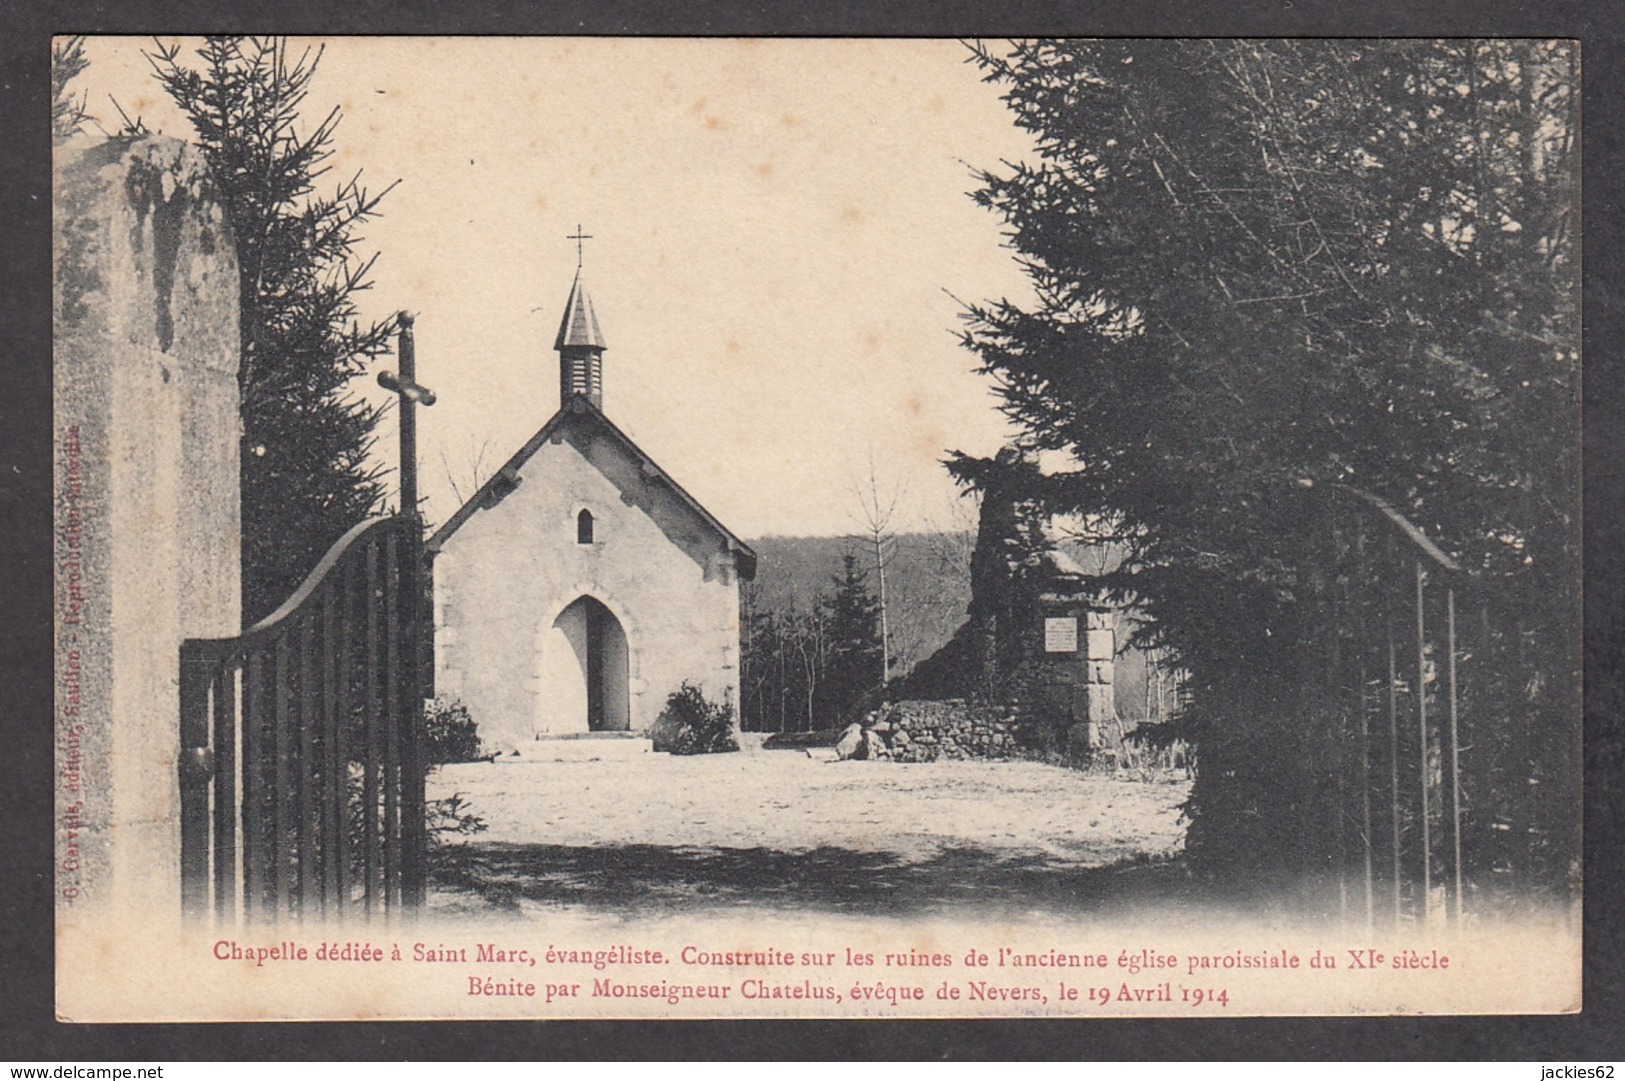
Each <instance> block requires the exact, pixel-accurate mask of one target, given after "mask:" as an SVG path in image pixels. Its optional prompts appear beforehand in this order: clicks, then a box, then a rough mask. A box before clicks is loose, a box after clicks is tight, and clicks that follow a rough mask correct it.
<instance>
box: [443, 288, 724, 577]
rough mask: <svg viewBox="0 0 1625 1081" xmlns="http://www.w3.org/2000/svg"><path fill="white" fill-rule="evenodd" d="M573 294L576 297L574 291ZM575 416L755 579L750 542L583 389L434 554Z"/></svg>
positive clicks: (452, 525) (496, 477)
mask: <svg viewBox="0 0 1625 1081" xmlns="http://www.w3.org/2000/svg"><path fill="white" fill-rule="evenodd" d="M571 295H572V298H573V297H574V292H573V291H572V294H571ZM572 421H574V422H576V423H578V424H584V425H587V426H590V427H591V428H593V429H594V430H596V431H598V432H601V433H603V434H604V435H606V436H608V437H609V439H610V440H611V441H612V442H613V443H615V444H616V445H617V446H619V447H620V448H621V450H622V451H623V452H625V453H626V454H628V455H629V456H631V457H632V458H633V459H634V460H635V461H636V462H637V464H638V467H639V472H640V474H641V475H642V476H643V477H645V478H647V480H648V481H649V482H650V483H657V484H660V485H663V486H664V487H665V488H666V489H667V490H668V491H670V492H671V494H672V495H674V496H675V497H676V498H677V500H678V502H679V503H681V504H682V505H683V506H684V507H686V508H687V509H688V510H689V511H690V512H691V513H692V514H693V515H695V516H696V517H697V518H699V520H700V521H701V522H703V523H704V524H705V525H706V526H707V527H708V528H709V529H710V530H711V531H712V532H713V533H715V534H716V535H717V537H718V538H719V539H720V540H721V541H722V542H723V544H724V546H725V547H726V548H727V549H728V551H730V552H732V553H733V555H734V560H735V566H736V567H737V568H738V571H739V575H740V577H741V578H745V579H751V578H754V577H755V576H756V553H755V551H753V550H752V549H751V547H750V545H748V544H746V543H745V542H744V541H742V540H740V539H739V538H738V537H736V536H734V535H733V533H732V532H731V531H730V530H729V529H728V527H727V526H725V525H723V524H722V523H721V522H719V521H718V520H717V519H716V518H715V517H714V516H713V515H712V514H711V512H710V511H708V510H706V509H705V507H703V506H702V505H701V504H700V501H699V500H697V499H695V498H694V497H693V496H691V495H689V494H688V492H687V491H686V490H684V488H683V487H682V485H680V484H678V483H677V482H676V481H675V480H673V479H672V478H671V475H670V474H668V473H667V472H666V471H665V470H664V469H661V468H660V467H659V466H658V465H656V464H655V462H654V459H653V458H650V457H649V456H648V455H647V454H645V453H644V452H643V449H642V448H641V447H639V446H638V445H637V444H636V443H634V442H633V441H632V437H631V436H629V435H627V434H626V433H625V432H623V431H621V429H620V428H619V427H617V426H616V425H615V423H614V422H613V421H611V420H610V419H609V418H608V417H606V416H604V414H603V411H602V410H600V409H599V408H598V407H597V406H595V405H593V404H592V402H591V401H590V400H589V399H588V398H586V397H585V396H584V395H580V394H578V395H575V396H574V397H572V398H571V399H570V400H569V401H567V402H565V403H564V405H562V406H561V407H560V408H559V411H558V412H557V413H554V414H553V416H552V418H551V419H549V420H548V422H547V423H546V424H544V425H542V427H541V429H540V430H539V431H537V433H536V434H535V435H533V436H531V437H530V439H528V440H526V442H525V445H524V446H522V447H520V448H519V450H518V451H516V452H515V453H514V455H513V457H511V458H509V459H508V460H507V461H506V462H505V463H503V466H502V468H501V469H499V470H497V471H496V472H495V473H494V474H492V475H491V478H490V479H489V480H487V481H486V482H485V483H484V484H482V485H480V488H479V490H478V491H477V492H475V493H474V494H473V495H472V496H471V497H469V500H468V502H466V503H464V504H463V505H462V506H461V507H460V508H458V510H457V513H456V514H453V515H452V516H451V518H450V519H448V520H447V522H446V524H445V525H443V526H441V527H440V528H439V529H438V530H436V531H435V533H434V535H433V536H431V537H430V538H429V541H428V545H427V547H428V549H429V551H430V553H435V552H439V551H440V550H441V548H442V547H444V545H445V543H446V541H447V540H448V539H449V538H450V537H451V535H452V534H454V533H456V532H457V530H458V529H460V528H462V526H463V523H465V522H467V521H468V520H469V519H470V518H472V517H473V516H474V515H475V513H477V512H478V511H480V510H483V509H488V508H491V507H494V506H495V505H496V504H497V503H499V502H500V501H501V500H502V499H503V498H504V497H505V496H506V495H507V494H508V493H509V492H511V491H513V489H514V487H515V486H516V485H517V484H518V479H517V478H518V476H519V471H520V470H521V469H523V468H524V465H525V463H526V462H528V461H530V459H531V458H532V457H533V456H534V455H535V454H536V452H537V451H538V450H540V449H541V448H542V446H543V445H544V444H546V443H547V442H548V441H549V440H550V439H553V438H554V437H555V436H556V435H557V436H560V437H562V435H563V429H564V428H565V426H566V425H568V424H569V423H571V422H572Z"/></svg>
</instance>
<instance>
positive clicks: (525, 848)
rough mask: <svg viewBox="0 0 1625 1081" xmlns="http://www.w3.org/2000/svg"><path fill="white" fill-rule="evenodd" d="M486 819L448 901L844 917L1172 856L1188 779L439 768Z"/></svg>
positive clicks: (798, 756) (1098, 877)
mask: <svg viewBox="0 0 1625 1081" xmlns="http://www.w3.org/2000/svg"><path fill="white" fill-rule="evenodd" d="M429 788H430V791H429V796H430V798H431V799H432V798H437V797H445V796H448V795H450V794H452V793H458V794H461V796H462V797H463V798H464V799H465V800H466V801H467V804H468V809H469V810H470V811H472V812H473V813H475V814H477V815H479V816H480V817H481V818H483V819H484V820H485V821H486V823H487V824H488V827H489V828H488V829H487V831H486V832H483V833H480V834H478V835H477V836H475V837H473V838H471V839H470V840H469V841H467V842H465V843H463V844H462V845H460V846H459V847H457V848H456V849H454V850H452V851H450V852H449V853H448V855H447V857H446V858H444V859H443V860H442V861H441V864H440V870H439V871H438V872H437V874H436V889H435V897H434V900H433V904H434V905H435V906H436V907H439V908H443V909H453V910H457V909H466V910H471V911H479V910H482V909H483V910H487V911H489V910H491V909H499V910H513V909H515V908H524V907H528V906H530V905H534V904H540V905H544V906H549V907H551V906H556V905H566V906H569V905H576V904H582V905H589V906H594V907H609V908H614V909H642V908H649V907H654V908H658V909H668V910H669V909H671V908H673V907H680V908H689V907H692V906H695V905H706V906H716V905H727V906H732V905H754V904H771V905H775V906H784V905H787V904H788V905H792V906H800V907H808V908H832V909H852V908H859V909H864V908H871V907H874V906H877V905H892V904H896V903H899V902H904V903H908V904H910V905H912V906H914V907H916V908H918V907H921V906H924V907H927V908H930V907H941V906H950V907H951V906H958V905H963V904H967V903H986V902H990V901H1017V902H1029V903H1046V899H1048V900H1051V901H1053V900H1056V899H1071V898H1078V897H1084V898H1086V897H1088V896H1091V895H1095V894H1097V893H1099V892H1100V890H1101V889H1102V888H1105V886H1106V884H1105V883H1104V882H1103V881H1102V876H1103V875H1107V876H1110V875H1117V874H1120V873H1121V872H1120V870H1106V869H1108V868H1112V866H1113V865H1119V867H1120V866H1121V865H1125V864H1134V863H1138V864H1140V865H1142V870H1143V869H1144V868H1143V865H1144V864H1145V863H1146V862H1147V861H1148V860H1151V861H1154V860H1157V859H1158V858H1160V857H1166V856H1170V855H1173V854H1176V853H1177V852H1178V851H1179V849H1180V847H1181V845H1182V841H1183V827H1182V825H1181V823H1180V821H1179V811H1178V807H1179V804H1180V803H1181V802H1182V801H1183V800H1184V798H1185V796H1186V793H1187V786H1186V784H1185V783H1183V782H1182V781H1166V782H1155V783H1141V782H1135V781H1125V780H1116V779H1112V778H1108V777H1098V776H1091V775H1086V774H1081V773H1078V772H1075V771H1070V770H1065V769H1060V768H1057V767H1052V766H1043V765H1038V764H1035V763H1030V762H1002V763H991V762H940V763H932V764H929V765H899V764H893V763H865V762H820V761H815V760H813V759H810V758H808V757H806V755H804V754H802V753H799V752H789V751H783V752H761V753H755V754H732V755H714V756H702V757H696V758H686V759H684V758H673V757H670V756H667V755H644V756H640V757H637V758H632V759H626V760H621V761H600V762H583V763H531V764H524V765H506V764H491V763H477V764H471V765H459V766H449V767H445V768H443V769H440V770H438V771H436V772H435V774H434V775H433V776H432V777H431V779H430V786H429Z"/></svg>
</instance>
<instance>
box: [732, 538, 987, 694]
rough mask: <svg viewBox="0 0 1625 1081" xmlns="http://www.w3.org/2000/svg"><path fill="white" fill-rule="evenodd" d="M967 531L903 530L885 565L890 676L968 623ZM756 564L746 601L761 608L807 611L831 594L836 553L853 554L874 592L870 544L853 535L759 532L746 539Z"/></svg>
mask: <svg viewBox="0 0 1625 1081" xmlns="http://www.w3.org/2000/svg"><path fill="white" fill-rule="evenodd" d="M974 539H975V538H974V537H973V536H972V535H971V534H969V533H905V534H902V535H900V536H898V537H897V540H896V549H895V551H894V552H893V554H892V557H891V560H890V562H889V563H888V565H887V568H886V591H887V608H888V619H889V622H890V623H891V632H892V633H891V639H892V658H893V662H894V663H893V675H894V676H895V675H903V674H906V673H907V672H908V671H909V670H910V669H911V668H913V667H914V665H915V664H917V663H918V662H919V661H920V660H921V659H923V658H925V657H927V656H929V655H930V654H931V653H933V652H935V651H936V650H937V649H938V648H939V647H941V646H942V645H943V644H944V643H945V642H947V641H948V639H949V638H952V637H953V633H954V631H955V630H957V629H958V628H959V625H960V624H961V623H963V622H964V621H965V608H966V606H967V605H968V604H969V603H970V553H971V547H972V544H973V542H974ZM750 545H751V547H752V548H754V549H755V550H756V554H757V556H758V557H759V563H758V565H757V570H756V580H755V582H753V583H751V588H750V589H749V590H747V593H746V599H747V602H748V603H750V604H753V605H754V606H755V607H756V608H757V609H758V610H760V609H772V610H777V611H785V610H789V609H792V608H793V609H796V610H802V611H804V610H806V609H807V608H809V607H811V606H812V605H813V604H816V603H817V601H818V598H819V597H821V596H825V595H827V594H829V593H831V592H833V588H834V586H833V579H834V577H835V575H836V574H837V573H838V572H839V571H840V568H841V558H842V557H843V556H845V555H846V554H847V553H848V552H851V553H853V554H854V555H856V556H857V557H858V563H859V565H860V566H862V567H864V568H865V569H867V571H868V573H869V591H870V592H871V593H875V594H876V595H878V593H879V585H878V580H877V578H876V577H875V573H874V550H873V549H872V548H867V547H866V546H865V543H864V542H863V541H861V540H859V539H857V538H855V537H763V538H761V539H759V540H753V541H751V542H750Z"/></svg>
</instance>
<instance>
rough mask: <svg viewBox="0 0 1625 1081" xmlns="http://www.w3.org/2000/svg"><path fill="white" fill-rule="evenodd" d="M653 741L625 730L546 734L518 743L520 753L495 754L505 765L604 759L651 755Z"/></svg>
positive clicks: (602, 760)
mask: <svg viewBox="0 0 1625 1081" xmlns="http://www.w3.org/2000/svg"><path fill="white" fill-rule="evenodd" d="M653 752H654V743H653V741H651V740H650V739H648V737H646V736H641V735H638V734H636V733H628V732H585V733H582V734H580V735H569V736H549V737H545V738H543V739H536V740H531V741H530V742H529V743H523V744H520V746H519V753H518V754H516V755H514V754H504V755H498V756H497V759H496V761H497V762H498V763H503V764H507V765H522V764H524V763H526V762H604V761H610V760H616V761H619V760H621V759H625V758H637V757H640V756H642V755H646V754H652V753H653Z"/></svg>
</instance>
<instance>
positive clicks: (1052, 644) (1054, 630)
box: [1044, 616, 1078, 653]
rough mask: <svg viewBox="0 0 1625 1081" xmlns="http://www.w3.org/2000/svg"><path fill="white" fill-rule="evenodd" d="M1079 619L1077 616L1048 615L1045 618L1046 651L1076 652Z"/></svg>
mask: <svg viewBox="0 0 1625 1081" xmlns="http://www.w3.org/2000/svg"><path fill="white" fill-rule="evenodd" d="M1077 651H1078V620H1077V617H1075V616H1048V617H1046V618H1045V619H1044V652H1045V653H1076V652H1077Z"/></svg>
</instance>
